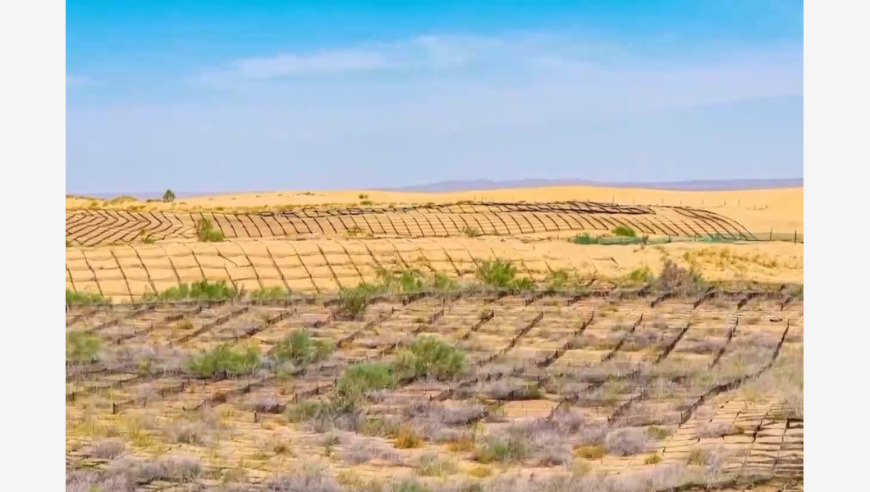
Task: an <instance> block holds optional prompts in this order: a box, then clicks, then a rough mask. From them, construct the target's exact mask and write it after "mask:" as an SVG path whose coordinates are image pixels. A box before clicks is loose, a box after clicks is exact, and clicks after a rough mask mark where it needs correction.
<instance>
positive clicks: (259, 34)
mask: <svg viewBox="0 0 870 492" xmlns="http://www.w3.org/2000/svg"><path fill="white" fill-rule="evenodd" d="M802 11H803V4H802V2H800V1H792V0H778V1H773V0H721V1H717V0H705V1H698V0H685V1H676V0H672V1H664V0H663V1H654V0H646V1H634V0H625V1H620V2H605V1H595V2H582V1H574V2H567V1H566V2H554V1H544V0H540V1H537V2H530V1H527V2H519V1H513V2H510V1H502V2H495V1H464V2H443V1H442V2H436V1H416V2H398V1H393V2H362V1H358V2H335V1H333V2H328V1H320V2H314V1H309V2H291V1H284V2H277V1H274V2H273V1H248V2H242V1H236V2H229V1H214V0H212V1H208V2H206V1H194V0H188V1H183V2H180V1H174V2H170V1H163V0H149V1H135V0H113V1H111V2H107V1H83V0H69V1H68V2H67V80H66V85H67V191H68V192H71V193H86V192H140V193H141V192H151V191H159V190H162V189H165V188H167V187H169V188H172V189H175V190H182V191H185V192H206V191H244V190H270V189H335V188H374V187H393V186H402V185H411V184H419V183H427V182H434V181H442V180H461V179H480V178H486V179H492V180H512V179H523V178H577V179H590V180H600V181H673V180H684V179H685V180H688V179H731V178H777V177H800V176H802V175H803V158H802V147H803V130H802V128H803V116H802V114H803V77H802V73H803V56H802V52H803V13H802Z"/></svg>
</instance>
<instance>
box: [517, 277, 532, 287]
mask: <svg viewBox="0 0 870 492" xmlns="http://www.w3.org/2000/svg"><path fill="white" fill-rule="evenodd" d="M513 288H514V289H515V290H534V289H535V282H534V280H532V279H530V278H528V277H522V278H518V279H516V280H514V284H513Z"/></svg>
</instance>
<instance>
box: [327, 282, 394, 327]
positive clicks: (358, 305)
mask: <svg viewBox="0 0 870 492" xmlns="http://www.w3.org/2000/svg"><path fill="white" fill-rule="evenodd" d="M382 291H383V287H382V286H380V285H373V284H369V283H365V282H363V283H361V284H359V285H358V286H357V287H355V288H352V289H342V290H341V292H339V294H338V314H339V315H341V316H343V317H345V318H350V319H354V318H356V317H357V316H359V315H360V314H362V313H363V311H365V310H366V307H367V306H368V304H369V301H370V300H371V298H372V296H374V295H376V294H379V293H381V292H382Z"/></svg>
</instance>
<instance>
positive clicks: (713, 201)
mask: <svg viewBox="0 0 870 492" xmlns="http://www.w3.org/2000/svg"><path fill="white" fill-rule="evenodd" d="M361 197H362V198H361ZM364 200H365V201H366V203H368V202H371V204H373V205H388V204H396V205H401V204H423V203H455V202H460V201H501V202H523V201H525V202H544V201H547V202H552V201H571V200H578V201H595V202H605V203H618V204H624V205H631V204H636V205H665V206H691V207H695V208H701V209H707V210H712V211H715V212H717V213H719V214H722V215H725V216H727V217H730V218H732V219H734V220H737V221H738V222H740V223H742V224H743V225H745V226H746V227H747V229H749V230H750V231H759V232H761V231H768V230H771V229H772V230H774V231H775V232H777V233H787V232H793V231H797V232H798V233H799V234H800V233H803V203H804V200H803V188H802V187H801V188H781V189H771V190H748V191H666V190H648V189H639V188H604V187H601V188H599V187H582V186H568V187H546V188H515V189H500V190H485V191H460V192H450V193H409V192H393V191H376V190H344V191H271V192H254V193H239V194H226V195H212V196H201V197H194V198H180V199H178V200H176V202H174V203H163V202H138V201H123V200H122V201H119V203H114V204H112V203H110V201H105V200H93V199H88V198H69V197H68V198H67V200H66V207H67V209H76V208H88V207H95V208H109V209H111V208H123V209H129V208H130V207H137V209H140V210H215V209H224V210H228V211H233V210H242V209H257V208H260V209H262V208H263V207H265V208H266V209H272V208H280V207H287V206H294V205H296V206H311V207H314V206H320V207H323V206H332V207H336V206H347V205H359V204H360V202H362V201H364Z"/></svg>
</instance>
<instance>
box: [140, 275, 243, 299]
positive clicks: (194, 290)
mask: <svg viewBox="0 0 870 492" xmlns="http://www.w3.org/2000/svg"><path fill="white" fill-rule="evenodd" d="M239 295H240V292H239V290H238V289H236V288H235V287H234V286H232V285H229V284H227V281H226V280H219V281H217V282H209V281H208V280H200V281H199V282H194V283H192V284H179V285H177V286H175V287H170V288H168V289H166V290H164V291H163V292H157V293H154V292H146V293H145V295H143V296H142V300H144V301H146V302H148V301H182V300H188V299H189V300H194V301H222V300H227V299H233V298H235V297H238V296H239Z"/></svg>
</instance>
